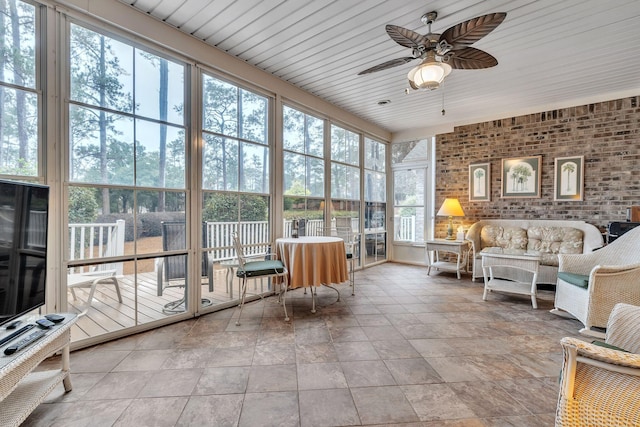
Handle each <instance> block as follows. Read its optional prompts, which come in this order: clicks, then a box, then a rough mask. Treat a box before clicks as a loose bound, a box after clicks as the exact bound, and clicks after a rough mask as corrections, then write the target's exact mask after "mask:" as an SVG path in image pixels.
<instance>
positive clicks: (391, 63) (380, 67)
mask: <svg viewBox="0 0 640 427" xmlns="http://www.w3.org/2000/svg"><path fill="white" fill-rule="evenodd" d="M414 59H415V58H412V57H410V56H407V57H405V58H396V59H392V60H390V61H387V62H383V63H382V64H378V65H375V66H373V67H371V68H367V69H366V70H364V71H360V72H359V73H358V75H359V76H360V75H362V74H369V73H375V72H376V71H382V70H386V69H387V68H393V67H397V66H398V65H402V64H406V63H407V62H410V61H413V60H414Z"/></svg>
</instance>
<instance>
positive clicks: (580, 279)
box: [558, 271, 589, 289]
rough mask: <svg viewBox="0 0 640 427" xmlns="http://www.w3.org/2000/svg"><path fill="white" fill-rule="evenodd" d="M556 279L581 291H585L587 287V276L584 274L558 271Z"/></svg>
mask: <svg viewBox="0 0 640 427" xmlns="http://www.w3.org/2000/svg"><path fill="white" fill-rule="evenodd" d="M558 279H561V280H562V281H564V282H567V283H569V284H571V285H574V286H578V287H580V288H583V289H587V288H588V287H589V276H585V275H584V274H577V273H568V272H566V271H559V272H558Z"/></svg>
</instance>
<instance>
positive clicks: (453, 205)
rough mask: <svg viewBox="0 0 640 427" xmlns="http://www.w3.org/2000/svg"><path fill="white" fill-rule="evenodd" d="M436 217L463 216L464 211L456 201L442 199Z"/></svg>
mask: <svg viewBox="0 0 640 427" xmlns="http://www.w3.org/2000/svg"><path fill="white" fill-rule="evenodd" d="M436 215H437V216H464V211H463V210H462V206H460V202H459V201H458V199H444V202H443V203H442V206H440V210H438V213H437V214H436Z"/></svg>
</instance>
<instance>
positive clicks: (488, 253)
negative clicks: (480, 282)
mask: <svg viewBox="0 0 640 427" xmlns="http://www.w3.org/2000/svg"><path fill="white" fill-rule="evenodd" d="M480 255H481V256H482V271H483V273H484V293H483V294H482V299H483V300H484V301H486V300H487V293H488V292H490V291H502V292H509V293H513V294H521V295H529V296H530V297H531V305H532V306H533V308H538V302H537V300H536V297H537V295H538V286H537V282H536V280H537V278H538V268H539V267H540V255H539V254H535V253H530V252H526V251H524V250H519V249H502V248H484V249H483V250H482V251H480ZM496 267H499V268H501V269H502V271H505V270H506V271H507V272H508V271H509V270H511V271H513V272H515V273H516V274H513V275H509V274H506V275H505V276H506V277H500V278H498V277H496V275H495V274H494V268H496ZM523 272H528V273H530V277H531V279H530V280H529V281H525V280H522V279H521V278H520V277H519V276H521V274H518V273H523ZM503 274H504V273H503Z"/></svg>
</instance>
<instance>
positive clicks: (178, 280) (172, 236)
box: [155, 221, 213, 312]
mask: <svg viewBox="0 0 640 427" xmlns="http://www.w3.org/2000/svg"><path fill="white" fill-rule="evenodd" d="M161 224H162V250H163V251H175V250H181V249H185V248H186V245H187V234H186V233H187V227H186V224H185V223H184V222H183V221H163V222H162V223H161ZM205 230H206V229H205V227H203V232H205ZM155 270H156V278H157V281H156V286H157V295H158V296H162V293H163V291H164V289H166V288H171V287H185V283H186V280H187V256H186V255H174V256H168V257H162V258H157V259H156V263H155ZM212 270H213V268H212V266H211V265H210V263H209V261H208V257H207V254H206V253H204V255H203V258H202V272H201V275H202V277H207V278H208V284H209V292H213V274H212V273H213V271H212ZM186 292H187V291H186V288H185V295H186ZM184 300H185V298H181V299H179V300H177V301H173V302H170V303H168V304H166V305H165V311H168V312H174V311H184V306H183V304H184ZM202 303H203V304H204V305H207V304H210V303H211V301H210V300H209V299H207V298H203V300H202Z"/></svg>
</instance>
